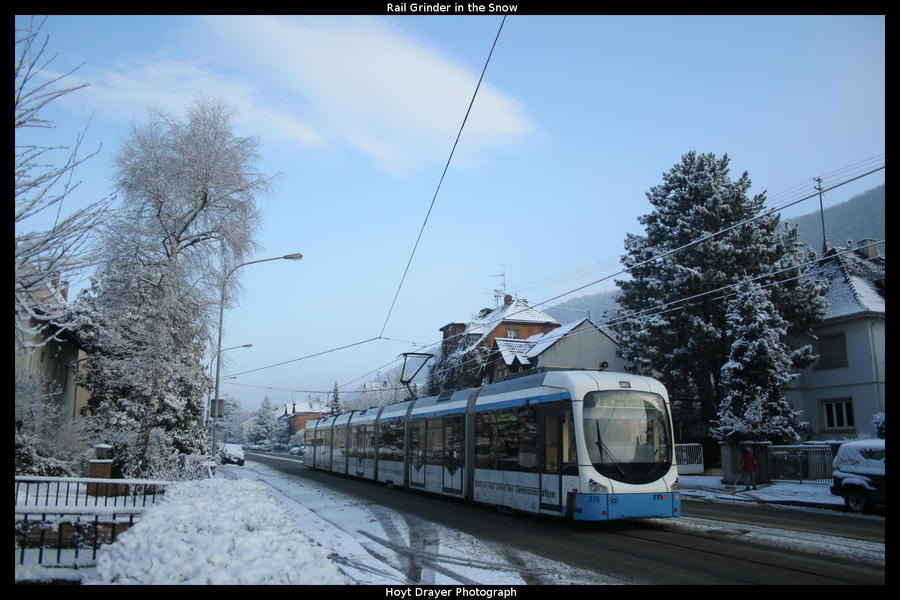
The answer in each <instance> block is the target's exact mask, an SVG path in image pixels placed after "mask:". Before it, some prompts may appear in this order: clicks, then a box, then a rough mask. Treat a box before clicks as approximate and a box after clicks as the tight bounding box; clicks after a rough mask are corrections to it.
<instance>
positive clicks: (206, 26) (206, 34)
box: [71, 16, 533, 173]
mask: <svg viewBox="0 0 900 600" xmlns="http://www.w3.org/2000/svg"><path fill="white" fill-rule="evenodd" d="M182 34H183V37H182V43H181V44H180V45H177V46H176V45H170V46H167V47H165V48H161V49H160V50H159V51H158V53H157V54H154V55H150V56H141V57H123V58H120V59H119V60H118V61H117V62H116V63H115V64H113V65H109V66H102V67H100V66H93V65H88V66H86V67H85V68H84V69H83V70H80V71H79V72H78V73H77V75H78V76H79V77H82V78H83V80H84V81H87V82H89V83H90V84H91V85H90V86H89V87H87V88H85V89H84V90H82V91H81V92H79V94H76V95H72V98H71V101H73V102H80V103H84V104H86V105H88V106H89V110H90V111H91V112H94V113H96V114H97V116H98V117H99V118H104V119H106V118H108V119H111V120H131V119H137V120H141V119H143V117H144V116H145V114H146V110H147V109H148V108H150V107H155V108H159V109H161V110H163V111H166V112H170V113H174V114H181V113H183V111H184V110H185V108H186V106H187V105H188V104H190V103H191V102H192V101H193V100H194V99H195V98H196V97H197V95H198V94H204V95H206V96H212V97H219V96H221V97H222V98H224V99H225V100H226V101H227V102H228V103H229V104H231V105H232V106H233V107H234V108H235V109H236V110H237V113H238V116H237V128H238V132H239V133H243V134H259V135H260V136H261V138H262V141H263V143H264V145H266V146H269V145H271V144H288V145H293V146H295V147H309V146H327V147H329V148H330V149H332V150H333V149H338V150H340V151H345V152H353V153H359V154H361V155H363V156H366V157H369V159H370V160H372V161H374V162H375V163H376V164H377V165H378V166H379V167H381V168H383V169H385V170H387V171H390V172H394V173H400V172H408V171H411V170H415V169H417V168H420V167H422V166H425V165H428V166H432V165H434V164H435V163H437V164H443V162H444V161H446V159H447V156H448V155H449V152H450V149H451V147H452V144H453V142H454V140H455V139H456V135H457V133H458V131H459V127H460V125H461V123H462V120H463V117H464V116H465V114H466V109H467V108H468V105H469V102H470V100H471V98H472V94H473V93H474V91H475V85H476V83H477V81H478V76H479V75H480V72H481V64H480V63H479V64H478V65H477V66H473V67H464V66H462V65H460V63H459V62H458V61H456V60H454V59H452V58H448V57H447V56H445V55H444V54H442V52H441V51H440V50H439V49H438V48H437V46H436V44H435V43H432V42H426V41H423V40H421V39H417V38H415V37H413V36H412V35H411V34H409V33H407V32H405V31H402V30H400V29H398V28H396V27H394V26H393V25H392V24H391V22H390V21H387V20H379V19H354V18H345V17H341V18H330V17H319V18H316V17H280V16H279V17H272V16H239V17H238V16H204V17H199V18H197V19H195V20H192V21H190V22H188V23H187V27H184V30H183V31H182ZM489 41H490V40H486V41H485V44H487V42H489ZM478 60H479V61H480V60H483V59H481V58H479V59H478ZM487 80H488V81H486V82H483V83H482V85H481V88H480V89H479V92H478V97H477V99H476V102H475V105H474V106H473V108H472V112H471V114H470V115H469V118H468V121H467V123H466V127H465V131H464V132H463V135H462V137H461V139H460V144H459V146H458V148H457V151H456V154H455V155H454V163H455V164H457V165H462V164H466V163H477V162H479V161H480V160H483V159H482V156H483V153H484V152H485V151H488V150H493V149H498V148H504V147H508V146H509V145H512V144H515V143H517V142H519V141H521V140H522V139H523V138H524V136H527V135H528V134H529V133H531V132H532V130H533V126H532V124H531V122H530V121H529V119H528V117H527V116H526V114H525V111H524V109H523V107H522V106H521V105H520V103H519V102H518V101H516V100H515V99H513V98H511V97H509V96H508V95H506V94H503V93H502V92H501V91H499V90H497V89H495V88H494V87H492V86H491V85H490V83H489V80H490V68H489V69H488V77H487ZM244 132H246V133H244Z"/></svg>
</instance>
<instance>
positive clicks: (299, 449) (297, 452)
mask: <svg viewBox="0 0 900 600" xmlns="http://www.w3.org/2000/svg"><path fill="white" fill-rule="evenodd" d="M304 451H305V447H304V446H294V447H293V448H291V456H303V454H304Z"/></svg>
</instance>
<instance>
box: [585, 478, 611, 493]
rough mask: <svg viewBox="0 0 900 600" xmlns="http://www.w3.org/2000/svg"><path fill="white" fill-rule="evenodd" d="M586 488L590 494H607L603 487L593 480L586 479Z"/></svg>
mask: <svg viewBox="0 0 900 600" xmlns="http://www.w3.org/2000/svg"><path fill="white" fill-rule="evenodd" d="M588 488H589V489H590V490H591V493H592V494H606V493H607V492H609V490H608V489H607V488H606V486H605V485H603V484H600V483H597V482H596V481H594V480H593V479H588Z"/></svg>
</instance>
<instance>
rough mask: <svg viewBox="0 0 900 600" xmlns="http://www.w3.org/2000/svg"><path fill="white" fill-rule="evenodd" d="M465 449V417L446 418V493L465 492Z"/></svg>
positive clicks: (444, 460)
mask: <svg viewBox="0 0 900 600" xmlns="http://www.w3.org/2000/svg"><path fill="white" fill-rule="evenodd" d="M464 448H465V445H464V444H463V415H454V416H448V417H444V456H443V463H444V469H443V471H444V482H443V489H444V491H445V492H452V493H456V494H461V493H462V491H463V490H462V485H463V470H464V469H463V467H464V466H465V464H464V463H465V452H464Z"/></svg>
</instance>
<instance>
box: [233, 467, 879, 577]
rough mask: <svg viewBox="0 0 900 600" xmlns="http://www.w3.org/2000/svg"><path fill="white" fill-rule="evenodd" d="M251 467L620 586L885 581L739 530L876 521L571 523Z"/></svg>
mask: <svg viewBox="0 0 900 600" xmlns="http://www.w3.org/2000/svg"><path fill="white" fill-rule="evenodd" d="M248 459H249V460H254V461H258V462H260V463H262V464H266V465H268V466H270V467H272V468H275V469H278V470H279V471H282V472H284V473H288V474H292V475H296V476H298V477H304V478H306V479H309V480H311V481H315V482H316V483H319V484H322V485H325V486H328V487H331V488H334V489H336V490H339V491H341V492H343V493H346V494H350V495H354V496H356V497H359V498H362V499H364V500H365V501H367V502H371V503H377V504H380V505H383V506H386V507H389V508H391V509H393V510H396V511H399V512H402V513H408V514H413V515H415V516H417V517H419V518H422V519H426V520H428V521H431V522H434V523H438V524H440V525H443V526H445V527H449V528H451V529H456V530H460V531H463V532H465V533H468V534H470V535H473V536H476V537H478V538H481V539H485V540H489V541H492V542H496V543H501V544H506V545H509V546H511V547H514V548H517V549H520V550H524V551H526V552H531V553H534V554H537V555H539V556H545V557H547V558H550V559H552V560H556V561H563V562H566V563H567V564H570V565H572V566H574V567H578V568H582V569H588V570H591V571H595V572H598V573H602V574H604V575H608V576H614V577H621V578H623V579H625V580H628V579H634V578H635V577H639V578H640V579H641V580H642V581H643V582H644V583H646V584H660V585H661V584H676V585H677V584H695V585H716V584H718V585H728V584H733V585H740V584H766V585H811V584H813V585H823V584H824V585H829V584H831V585H840V584H873V585H883V584H884V583H885V575H884V567H883V566H878V565H872V564H864V563H855V562H854V561H853V560H851V559H848V558H846V557H833V556H823V555H817V554H815V553H814V552H812V551H808V550H804V549H802V548H801V549H798V548H797V547H795V546H790V547H784V548H781V547H776V546H773V545H767V544H766V545H763V544H757V543H754V542H753V541H750V540H749V536H745V535H743V534H744V533H746V531H745V530H744V529H742V528H741V527H740V524H747V525H752V526H757V527H770V528H773V529H779V530H784V531H802V532H809V533H815V534H818V535H829V536H839V537H851V538H854V539H861V540H868V541H872V542H881V543H883V542H884V520H883V519H878V518H874V517H868V518H867V517H857V516H855V515H849V514H844V513H840V512H837V511H835V512H834V514H831V513H830V512H829V511H806V510H802V509H790V508H785V507H780V508H779V507H773V506H757V505H743V504H741V505H731V504H720V503H714V502H703V501H685V502H684V503H683V511H684V514H685V516H686V517H688V518H690V519H694V518H698V519H709V520H714V521H719V522H722V523H723V524H722V526H721V527H719V526H714V527H711V528H706V529H700V530H691V529H688V528H680V527H666V526H663V525H660V524H659V522H658V521H614V522H607V523H585V522H571V521H564V520H561V519H553V518H547V517H538V516H531V515H524V514H517V513H513V514H510V513H503V512H499V511H498V510H496V509H494V508H492V507H487V506H483V505H469V504H466V503H464V502H461V501H459V500H453V499H449V498H441V497H436V496H432V495H428V494H423V493H418V492H409V491H402V490H395V489H389V488H387V487H385V486H382V485H379V484H375V483H371V482H366V481H360V480H357V479H354V478H348V477H340V476H336V475H331V474H328V473H322V472H318V471H313V470H310V469H307V468H306V467H305V466H303V464H302V463H301V462H300V461H298V460H296V459H294V458H293V457H288V456H285V455H273V454H267V453H248ZM685 521H688V519H685Z"/></svg>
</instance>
